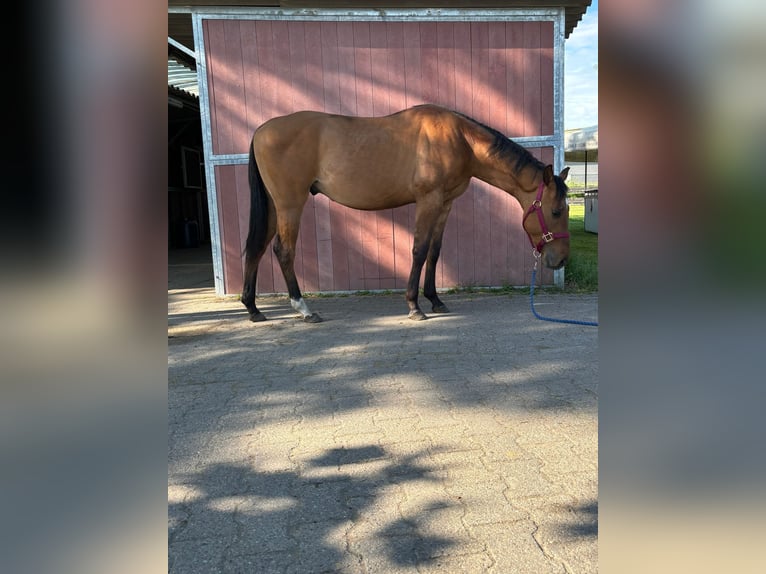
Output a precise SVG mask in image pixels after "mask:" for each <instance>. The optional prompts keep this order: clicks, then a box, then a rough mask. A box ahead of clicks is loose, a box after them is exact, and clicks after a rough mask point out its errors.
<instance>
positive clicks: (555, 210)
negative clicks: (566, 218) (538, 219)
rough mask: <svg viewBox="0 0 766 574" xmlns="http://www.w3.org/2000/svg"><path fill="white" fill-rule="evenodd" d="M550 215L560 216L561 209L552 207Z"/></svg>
mask: <svg viewBox="0 0 766 574" xmlns="http://www.w3.org/2000/svg"><path fill="white" fill-rule="evenodd" d="M551 215H552V216H553V217H561V210H560V209H554V210H553V211H551Z"/></svg>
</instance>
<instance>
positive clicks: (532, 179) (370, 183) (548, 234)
mask: <svg viewBox="0 0 766 574" xmlns="http://www.w3.org/2000/svg"><path fill="white" fill-rule="evenodd" d="M568 172H569V168H565V169H564V170H563V171H562V172H561V173H560V174H559V175H554V173H553V168H552V166H550V165H545V164H544V163H542V162H540V161H539V160H537V159H536V158H535V157H534V156H532V154H531V153H530V152H529V151H527V150H526V149H524V148H523V147H522V146H520V145H519V144H517V143H515V142H513V141H511V140H510V139H508V138H507V137H506V136H504V135H503V134H501V133H500V132H498V131H497V130H495V129H492V128H490V127H488V126H486V125H484V124H481V123H479V122H478V121H476V120H474V119H472V118H469V117H468V116H465V115H463V114H460V113H458V112H455V111H452V110H449V109H446V108H442V107H439V106H436V105H432V104H424V105H420V106H415V107H413V108H409V109H406V110H403V111H400V112H397V113H394V114H391V115H389V116H385V117H374V118H371V117H353V116H342V115H334V114H327V113H322V112H314V111H301V112H295V113H292V114H289V115H285V116H280V117H275V118H272V119H270V120H268V121H267V122H266V123H264V124H262V125H261V126H260V127H259V128H258V129H256V130H255V133H254V135H253V139H252V142H251V145H250V158H249V183H250V201H251V203H250V225H249V231H248V237H247V242H246V244H245V270H244V287H243V290H242V296H241V301H242V303H243V304H244V305H245V307H247V310H248V312H249V314H250V320H251V321H256V322H258V321H264V320H265V319H266V317H265V316H264V315H263V313H261V312H260V311H259V310H258V308H257V307H256V304H255V286H256V277H257V273H258V264H259V262H260V260H261V258H262V257H263V254H264V253H265V251H266V248H267V246H268V244H269V242H270V241H271V240H272V239H273V238H274V236H275V235H276V239H275V240H274V247H273V249H274V253H275V254H276V257H277V260H278V261H279V265H280V268H281V269H282V274H283V275H284V278H285V282H286V284H287V290H288V294H289V296H290V303H291V305H292V307H293V308H294V309H295V310H296V311H298V312H299V313H300V314H301V315H302V316H303V320H304V321H306V322H309V323H317V322H320V321H321V320H322V319H321V318H320V317H319V315H317V314H316V313H312V312H311V311H310V310H309V308H308V305H307V304H306V301H305V300H304V299H303V297H302V295H301V290H300V288H299V287H298V281H297V279H296V276H295V270H294V268H293V263H294V260H295V245H296V240H297V237H298V230H299V226H300V220H301V214H302V212H303V207H304V205H305V204H306V201H307V200H308V197H309V193H311V194H317V193H322V194H324V195H326V196H327V197H329V198H330V199H331V200H333V201H336V202H338V203H340V204H341V205H345V206H347V207H351V208H354V209H361V210H380V209H389V208H393V207H399V206H402V205H407V204H410V203H415V233H414V241H413V246H412V269H411V271H410V275H409V279H408V280H407V291H406V295H405V299H406V301H407V306H408V307H409V315H408V316H409V318H410V319H413V320H422V319H425V318H426V315H425V314H424V313H423V311H421V309H420V307H419V306H418V289H419V286H420V276H421V272H422V269H423V265H424V264H425V265H426V274H425V280H424V282H423V294H424V295H425V297H426V298H427V299H429V300H430V301H431V305H432V306H431V309H432V311H433V312H434V313H447V312H448V309H447V306H446V305H445V304H444V303H443V302H442V301H441V299H439V296H438V295H437V293H436V278H435V275H436V262H437V261H438V259H439V252H440V250H441V245H442V235H443V234H444V227H445V224H446V223H447V216H448V215H449V213H450V209H451V207H452V202H453V201H454V200H455V199H456V198H457V197H458V196H460V195H461V194H462V193H463V192H464V191H465V190H466V188H467V187H468V184H469V183H470V181H471V178H472V177H476V178H478V179H480V180H482V181H485V182H487V183H489V184H490V185H493V186H495V187H498V188H500V189H502V190H504V191H505V192H506V193H508V194H510V195H512V196H513V197H514V198H516V200H517V201H518V202H519V204H520V205H521V207H522V208H523V210H524V213H525V215H524V218H523V220H522V227H523V228H524V230H525V231H526V233H527V235H528V237H529V240H530V242H531V243H532V246H533V247H534V249H535V256H536V257H537V258H541V259H542V261H543V263H544V264H545V265H546V266H547V267H549V268H552V269H558V268H560V267H562V266H563V265H564V264H565V263H566V261H567V258H568V257H569V232H568V225H569V217H568V215H569V207H568V204H567V201H566V196H567V186H566V184H565V183H564V180H565V179H566V177H567V174H568ZM533 213H535V214H536V215H537V216H536V217H530V216H531V215H532V214H533Z"/></svg>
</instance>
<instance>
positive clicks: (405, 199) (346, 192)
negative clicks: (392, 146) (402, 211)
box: [317, 184, 415, 211]
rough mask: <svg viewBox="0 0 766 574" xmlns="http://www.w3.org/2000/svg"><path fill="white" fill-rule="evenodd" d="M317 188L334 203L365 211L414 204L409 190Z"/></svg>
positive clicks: (319, 186)
mask: <svg viewBox="0 0 766 574" xmlns="http://www.w3.org/2000/svg"><path fill="white" fill-rule="evenodd" d="M317 188H318V190H317V191H319V193H322V194H324V195H326V196H327V197H329V198H330V199H331V200H333V201H335V202H336V203H340V204H341V205H345V206H346V207H351V208H353V209H362V210H366V211H374V210H378V209H391V208H393V207H400V206H402V205H407V204H408V203H414V202H415V196H414V195H413V194H412V192H411V191H409V190H391V189H386V190H380V189H370V188H369V187H367V188H365V187H363V186H362V185H360V186H358V187H356V186H355V187H353V188H343V189H337V188H335V189H333V188H332V187H328V188H325V187H324V186H322V185H321V184H320V185H318V186H317Z"/></svg>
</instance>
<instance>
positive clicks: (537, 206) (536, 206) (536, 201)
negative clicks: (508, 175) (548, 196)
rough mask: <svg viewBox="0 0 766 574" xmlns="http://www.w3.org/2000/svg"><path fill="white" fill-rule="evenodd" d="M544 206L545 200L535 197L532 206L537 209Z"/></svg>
mask: <svg viewBox="0 0 766 574" xmlns="http://www.w3.org/2000/svg"><path fill="white" fill-rule="evenodd" d="M542 206H543V202H542V201H540V200H539V199H535V200H534V201H533V202H532V207H534V208H535V209H540V208H542Z"/></svg>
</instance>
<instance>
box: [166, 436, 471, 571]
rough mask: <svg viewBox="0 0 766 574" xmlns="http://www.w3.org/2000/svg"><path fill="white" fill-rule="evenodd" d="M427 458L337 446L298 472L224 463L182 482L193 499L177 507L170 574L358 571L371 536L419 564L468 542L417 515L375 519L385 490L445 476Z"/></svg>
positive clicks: (387, 552) (172, 509)
mask: <svg viewBox="0 0 766 574" xmlns="http://www.w3.org/2000/svg"><path fill="white" fill-rule="evenodd" d="M426 456H427V453H426V452H416V453H413V454H410V455H407V456H404V457H399V458H396V459H395V460H393V461H392V460H391V456H390V454H389V453H387V452H386V451H385V450H384V449H383V448H381V447H380V446H377V445H367V446H360V447H357V448H335V449H330V450H328V451H326V452H325V453H323V454H321V455H320V456H317V457H314V458H313V459H310V460H308V461H307V462H306V463H305V464H304V465H303V466H302V467H301V468H295V469H291V470H281V471H271V472H267V471H258V470H256V469H255V468H254V466H253V465H249V464H245V463H241V464H215V465H211V466H209V467H207V468H204V469H201V470H199V471H197V472H191V473H188V474H186V475H185V476H179V477H177V479H176V482H177V484H176V485H175V486H176V490H177V491H179V492H186V493H187V495H186V496H185V497H176V500H172V499H171V501H170V503H169V509H168V514H169V521H170V527H169V547H170V552H169V571H170V572H173V573H179V574H180V573H184V574H186V573H188V572H198V571H200V572H201V571H206V569H208V570H215V569H216V568H217V569H218V570H220V571H222V572H236V571H242V569H249V570H248V571H254V572H285V571H296V572H312V573H321V572H337V571H357V570H359V568H360V565H359V563H360V562H361V555H360V554H359V553H358V552H357V551H356V550H355V546H356V544H357V543H359V544H362V543H363V541H364V540H369V539H370V538H371V537H372V538H373V539H375V540H376V541H377V543H378V544H379V545H381V548H380V552H381V557H385V559H387V560H390V561H391V563H394V564H399V565H412V566H417V565H418V564H421V563H423V562H425V561H428V560H430V559H432V558H433V557H434V556H436V555H439V554H440V553H444V552H446V551H447V550H448V549H450V548H451V547H453V546H455V545H459V544H460V542H459V541H457V540H451V539H448V538H446V537H440V536H433V535H428V534H424V533H423V531H422V530H421V529H420V528H419V517H418V516H409V517H405V516H402V515H399V516H398V517H395V519H394V520H393V521H392V522H390V523H389V524H385V525H380V526H379V527H377V526H374V525H373V524H372V523H374V522H375V521H376V520H377V518H376V516H375V514H376V512H375V509H376V505H377V504H378V503H379V502H380V500H379V498H380V496H381V493H382V492H383V490H384V489H390V488H392V487H397V486H401V485H404V484H408V483H414V482H419V481H424V482H434V481H436V480H437V478H436V477H435V476H434V474H433V469H432V468H430V467H429V466H428V465H426V464H424V462H423V459H424V458H425V457H426ZM255 457H256V458H257V454H256V455H255ZM373 461H381V463H382V465H379V466H376V467H375V470H373V471H371V472H366V473H363V474H359V473H356V472H354V471H353V469H352V467H353V466H354V465H356V464H361V463H369V462H373ZM173 490H174V489H173V487H171V491H173ZM445 504H447V503H446V502H445ZM357 537H359V538H357ZM189 547H193V548H194V552H193V553H189V552H187V550H189ZM291 569H292V570H291Z"/></svg>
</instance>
